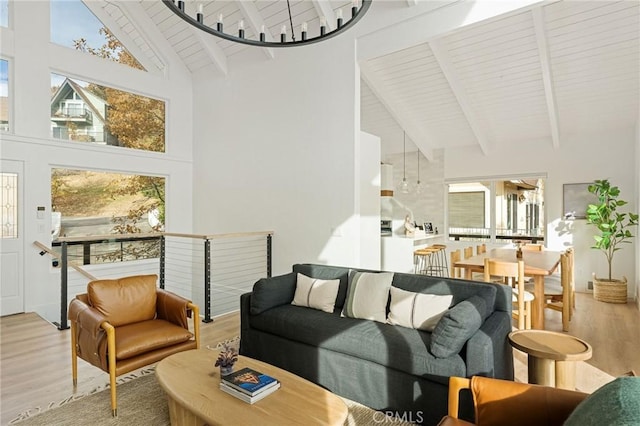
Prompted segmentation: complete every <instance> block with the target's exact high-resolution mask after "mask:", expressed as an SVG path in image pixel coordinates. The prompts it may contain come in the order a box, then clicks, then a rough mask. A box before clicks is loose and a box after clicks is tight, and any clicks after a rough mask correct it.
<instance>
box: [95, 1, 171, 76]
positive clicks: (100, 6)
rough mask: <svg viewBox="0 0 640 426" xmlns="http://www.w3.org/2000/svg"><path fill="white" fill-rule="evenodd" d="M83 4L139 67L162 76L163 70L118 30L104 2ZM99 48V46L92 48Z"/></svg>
mask: <svg viewBox="0 0 640 426" xmlns="http://www.w3.org/2000/svg"><path fill="white" fill-rule="evenodd" d="M83 3H84V5H85V6H87V8H88V9H89V10H90V11H91V13H93V14H94V15H95V16H96V17H97V18H98V19H99V20H100V22H102V24H103V25H104V26H105V27H107V29H108V30H109V31H111V33H112V34H113V35H114V36H115V38H117V39H118V41H120V43H122V45H123V46H124V47H125V48H126V49H127V50H128V51H129V53H130V54H131V55H132V56H133V57H134V58H136V60H137V61H138V62H140V65H142V66H143V67H144V69H145V70H146V71H147V72H150V73H153V74H163V73H164V70H161V69H160V68H158V65H157V64H156V63H154V62H153V61H152V60H151V58H149V57H148V56H147V55H145V54H144V53H143V52H142V50H141V49H140V47H139V46H138V45H137V44H136V43H135V42H134V41H133V40H132V39H131V37H129V34H128V33H127V32H125V31H123V30H122V28H120V25H119V24H118V23H117V22H116V20H115V19H113V17H112V16H111V15H110V14H109V13H108V12H107V11H106V10H105V6H106V5H107V3H106V2H104V1H95V0H93V1H87V0H83ZM92 47H95V48H97V47H99V46H92Z"/></svg>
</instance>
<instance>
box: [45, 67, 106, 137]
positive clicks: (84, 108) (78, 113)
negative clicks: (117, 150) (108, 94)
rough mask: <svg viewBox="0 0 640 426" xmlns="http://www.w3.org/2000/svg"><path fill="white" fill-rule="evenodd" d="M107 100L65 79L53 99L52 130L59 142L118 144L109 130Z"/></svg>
mask: <svg viewBox="0 0 640 426" xmlns="http://www.w3.org/2000/svg"><path fill="white" fill-rule="evenodd" d="M107 113H108V105H107V102H106V100H105V99H103V98H102V97H100V96H98V95H97V94H96V93H93V92H92V91H90V90H87V89H86V88H84V87H82V86H81V85H80V84H78V83H76V82H74V81H73V80H70V79H68V78H65V80H64V81H63V83H62V84H61V85H60V87H58V89H57V90H56V91H55V93H53V96H52V97H51V129H52V133H53V137H54V138H55V139H65V140H74V141H81V142H96V143H100V144H107V145H117V144H118V141H117V139H116V138H115V137H113V135H111V134H110V133H109V131H108V130H106V129H105V123H106V117H107Z"/></svg>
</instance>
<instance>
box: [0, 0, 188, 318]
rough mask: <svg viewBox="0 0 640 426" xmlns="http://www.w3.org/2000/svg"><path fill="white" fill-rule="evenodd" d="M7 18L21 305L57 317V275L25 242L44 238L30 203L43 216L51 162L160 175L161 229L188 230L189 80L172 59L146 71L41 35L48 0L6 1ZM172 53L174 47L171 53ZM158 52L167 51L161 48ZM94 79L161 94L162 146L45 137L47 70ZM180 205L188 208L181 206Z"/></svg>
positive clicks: (6, 142)
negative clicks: (19, 193) (18, 169)
mask: <svg viewBox="0 0 640 426" xmlns="http://www.w3.org/2000/svg"><path fill="white" fill-rule="evenodd" d="M11 8H12V13H11V16H12V18H13V19H12V22H11V24H10V28H3V29H2V30H0V31H2V33H1V35H2V44H1V52H0V55H1V56H2V57H3V58H6V59H8V60H9V66H10V82H9V84H10V86H11V92H10V93H11V97H12V105H13V108H12V110H11V131H10V133H8V134H2V135H0V136H1V139H2V141H1V145H0V154H1V157H2V159H8V160H14V161H18V162H20V163H22V164H23V170H24V175H23V176H22V179H23V182H24V187H25V193H24V198H23V205H24V211H23V212H22V217H21V218H19V219H20V220H22V221H23V223H24V235H23V237H24V238H23V240H24V251H23V252H24V283H25V289H24V290H25V291H24V297H25V311H27V312H29V311H36V312H38V313H40V314H41V315H43V316H44V317H45V318H47V319H49V320H51V321H54V320H55V321H57V320H58V319H59V312H60V307H59V300H60V299H59V294H60V290H59V281H58V280H55V279H54V280H53V281H52V277H54V278H55V277H57V274H56V273H52V271H51V260H50V259H49V258H48V257H47V256H44V257H42V256H40V255H39V254H38V252H39V251H40V250H38V249H36V248H34V247H33V246H32V243H33V241H41V242H43V243H44V244H47V245H48V244H49V243H50V233H49V226H48V225H47V226H44V227H42V226H41V227H40V228H42V229H38V228H39V227H38V224H39V223H40V224H42V223H43V222H38V221H37V220H36V214H35V213H36V208H37V206H44V207H46V215H45V216H46V217H45V219H44V223H45V224H49V223H51V218H50V213H51V212H50V207H51V182H50V178H51V169H52V168H54V167H61V168H79V169H93V170H102V171H116V172H122V173H134V174H137V173H140V174H149V175H157V176H164V177H165V178H166V184H167V188H166V194H167V212H166V217H167V229H168V230H171V231H174V232H190V231H191V219H192V216H191V209H190V206H191V204H192V196H191V192H192V191H191V186H192V168H191V157H192V149H191V143H192V134H191V108H192V100H191V80H190V75H189V74H188V73H187V72H186V70H185V69H184V67H183V66H182V65H181V64H179V63H169V64H167V66H168V68H169V70H170V71H171V73H170V76H169V75H167V76H162V75H152V74H149V73H146V72H143V71H139V70H134V69H132V68H129V67H126V66H124V65H120V64H116V63H113V62H109V61H105V60H102V59H99V58H96V57H92V56H91V55H88V54H84V53H81V52H77V51H75V50H73V49H70V48H65V47H62V46H58V45H55V44H52V43H50V42H49V2H44V1H37V2H36V1H29V2H20V1H17V2H11ZM174 55H175V54H174ZM162 56H163V57H171V55H170V54H163V55H162ZM51 72H56V73H60V74H64V75H69V76H72V77H76V78H79V79H82V80H85V81H94V82H98V83H102V84H106V85H109V86H111V87H115V88H120V89H123V90H128V91H131V92H135V93H139V94H142V95H145V96H150V97H154V98H159V99H164V100H166V101H167V133H166V144H167V152H166V153H164V154H160V153H147V152H140V151H134V150H127V149H123V148H116V147H105V146H93V145H90V144H82V143H74V142H63V141H57V140H52V139H51V136H50V127H51V124H50V73H51ZM184 206H188V208H186V209H185V208H184Z"/></svg>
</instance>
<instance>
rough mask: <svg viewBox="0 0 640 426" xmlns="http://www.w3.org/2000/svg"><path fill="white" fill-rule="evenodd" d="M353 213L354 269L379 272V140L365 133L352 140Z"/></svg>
mask: <svg viewBox="0 0 640 426" xmlns="http://www.w3.org/2000/svg"><path fill="white" fill-rule="evenodd" d="M358 157H359V160H360V161H358V163H357V164H356V170H357V177H356V202H357V205H356V212H357V214H358V221H359V222H360V244H359V250H360V259H359V262H358V266H359V267H361V268H367V269H380V267H381V258H380V254H381V251H380V243H381V242H380V186H381V175H380V138H378V137H376V136H373V135H370V134H368V133H365V132H361V133H360V137H359V138H358V139H357V140H356V158H358Z"/></svg>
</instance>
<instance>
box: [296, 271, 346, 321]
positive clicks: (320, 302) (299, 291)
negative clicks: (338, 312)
mask: <svg viewBox="0 0 640 426" xmlns="http://www.w3.org/2000/svg"><path fill="white" fill-rule="evenodd" d="M339 286H340V280H339V279H336V280H320V279H316V278H311V277H308V276H306V275H303V274H300V273H298V278H297V281H296V293H295V295H294V296H293V302H291V304H292V305H296V306H305V307H307V308H313V309H319V310H321V311H324V312H329V313H332V312H333V307H334V305H335V304H336V297H337V296H338V287H339Z"/></svg>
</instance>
